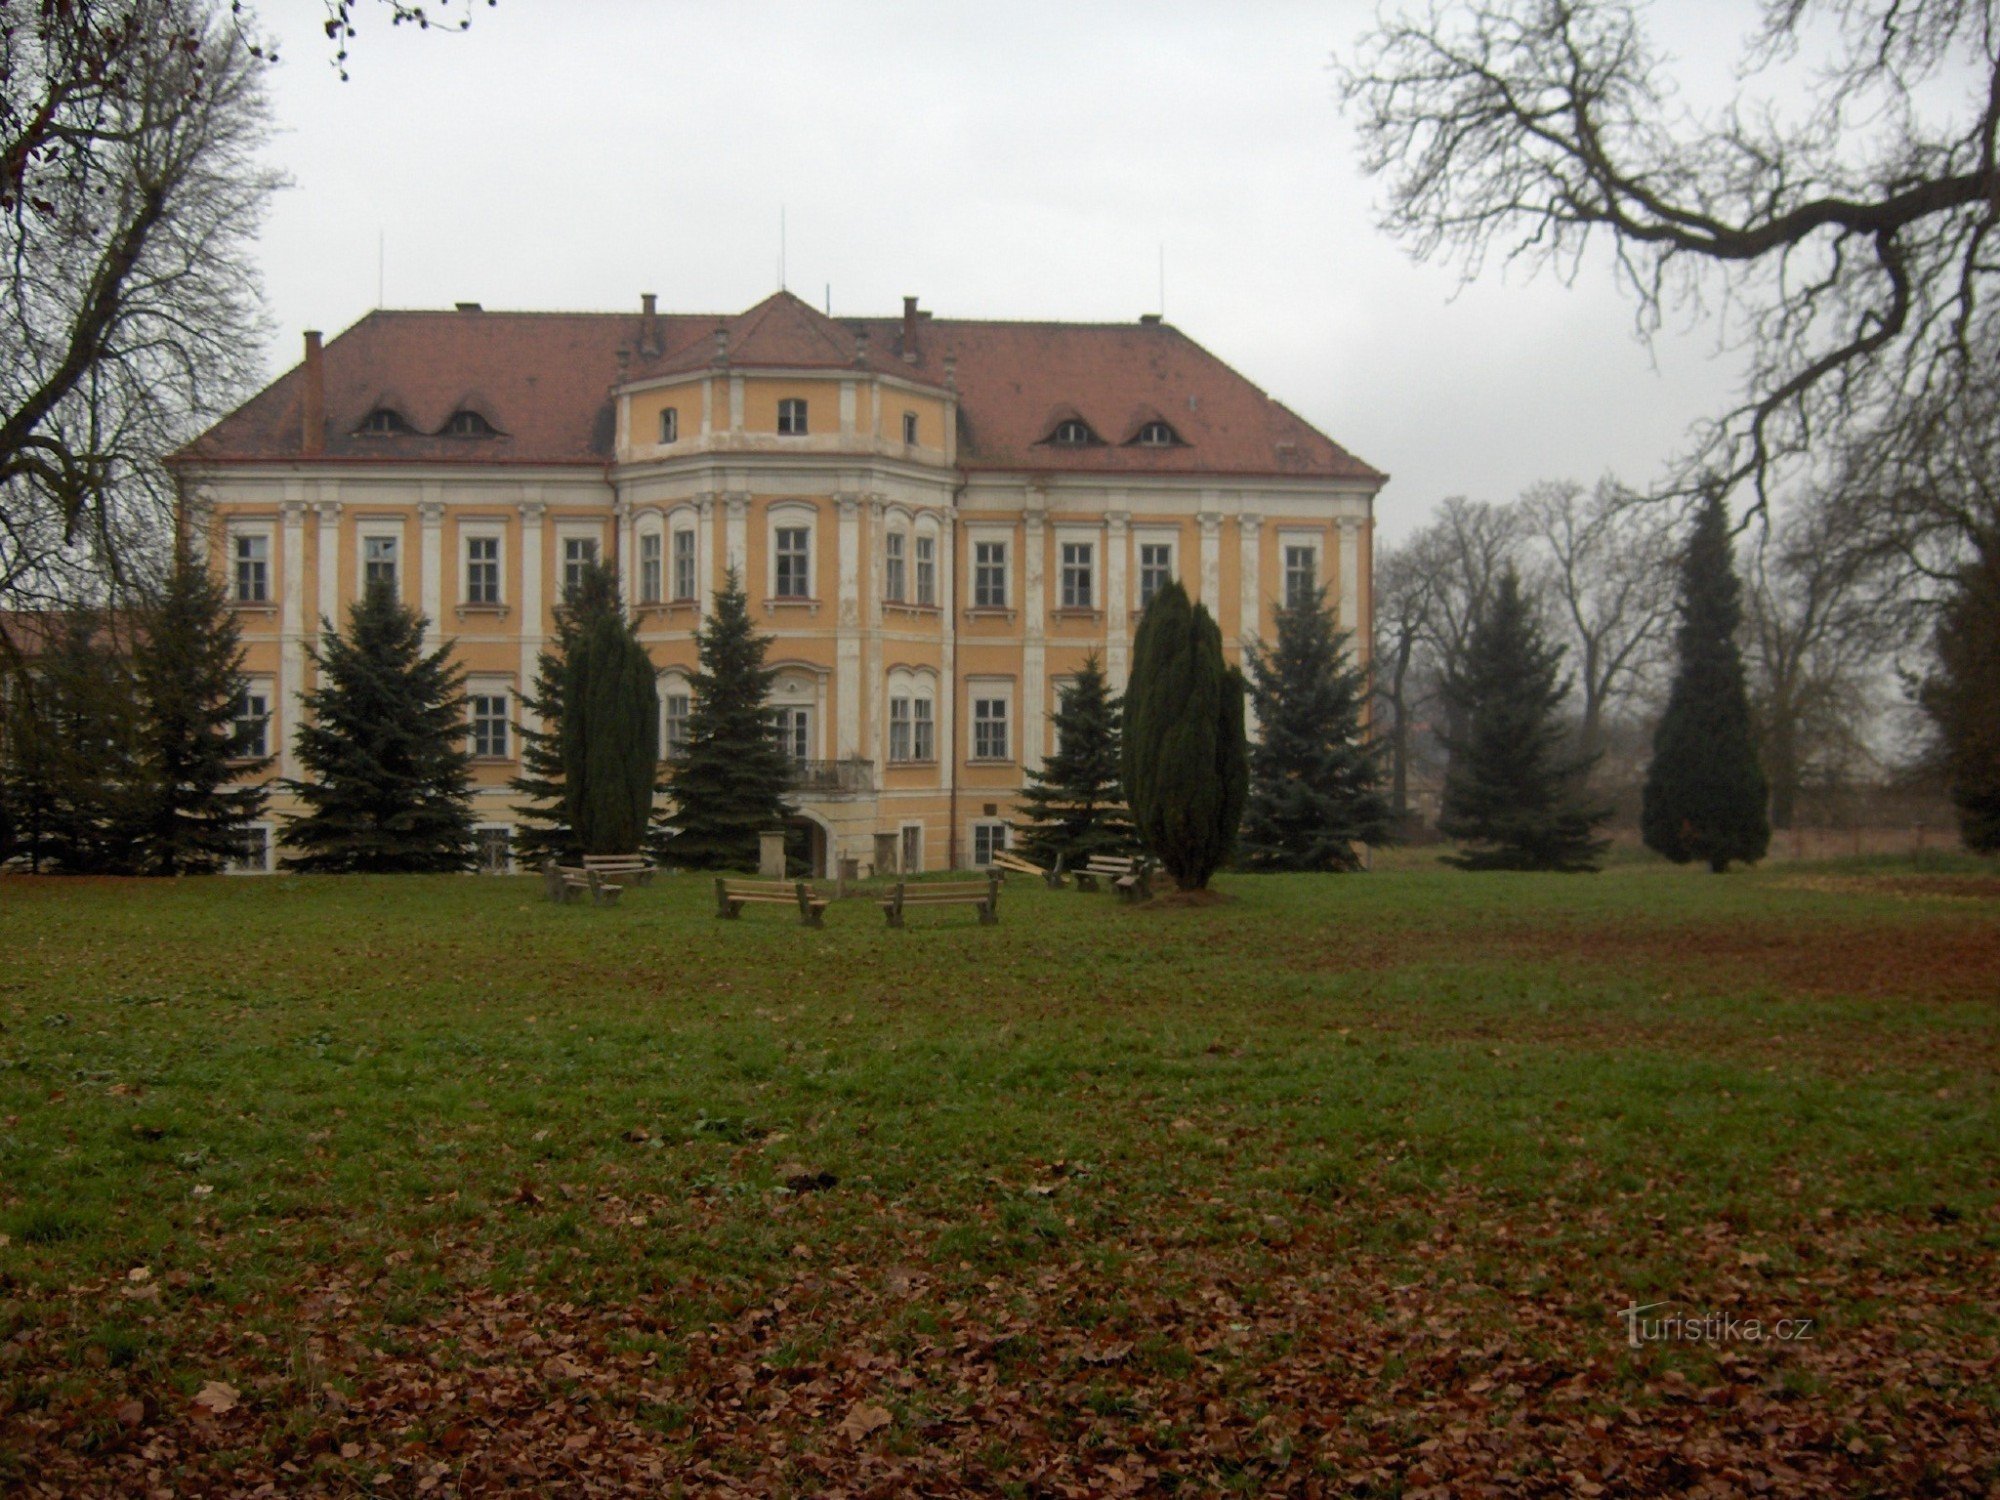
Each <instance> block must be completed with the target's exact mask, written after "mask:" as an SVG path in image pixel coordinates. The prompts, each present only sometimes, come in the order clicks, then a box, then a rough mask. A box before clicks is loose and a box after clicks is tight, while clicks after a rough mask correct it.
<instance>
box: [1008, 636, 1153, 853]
mask: <svg viewBox="0 0 2000 1500" xmlns="http://www.w3.org/2000/svg"><path fill="white" fill-rule="evenodd" d="M1122 718H1123V710H1122V706H1121V705H1120V703H1119V701H1118V698H1117V696H1116V695H1115V694H1113V693H1112V691H1111V687H1110V684H1109V683H1108V682H1106V681H1105V677H1104V669H1103V667H1102V666H1100V665H1099V663H1098V660H1097V657H1096V656H1095V655H1091V656H1088V657H1085V658H1084V662H1083V667H1082V670H1080V671H1079V672H1078V673H1077V674H1076V679H1075V681H1073V682H1072V683H1071V684H1070V685H1069V686H1068V687H1067V688H1065V689H1064V690H1063V695H1062V701H1061V704H1060V706H1059V707H1058V708H1057V710H1056V715H1055V726H1056V753H1055V754H1054V755H1052V756H1050V757H1049V758H1048V760H1047V761H1046V762H1045V763H1044V764H1043V766H1042V769H1041V770H1039V771H1030V772H1029V773H1028V776H1027V784H1026V786H1025V787H1024V788H1023V789H1022V791H1021V803H1022V806H1023V809H1024V817H1023V820H1022V823H1021V825H1020V829H1021V847H1022V851H1023V852H1024V853H1025V854H1026V855H1027V857H1028V858H1030V859H1032V860H1035V861H1037V862H1038V863H1040V864H1043V865H1050V866H1053V865H1054V864H1055V862H1056V861H1057V859H1059V858H1060V859H1061V860H1062V861H1063V865H1064V867H1065V868H1067V869H1075V868H1076V867H1077V866H1079V865H1081V864H1083V863H1084V862H1085V861H1087V860H1089V859H1090V858H1092V857H1093V856H1095V855H1121V854H1129V853H1130V852H1131V850H1132V846H1133V838H1132V819H1131V815H1130V814H1129V813H1128V812H1127V811H1126V810H1125V799H1124V789H1123V785H1122V777H1121V770H1120V766H1121V752H1120V746H1119V742H1120V738H1121V734H1120V729H1121V720H1122Z"/></svg>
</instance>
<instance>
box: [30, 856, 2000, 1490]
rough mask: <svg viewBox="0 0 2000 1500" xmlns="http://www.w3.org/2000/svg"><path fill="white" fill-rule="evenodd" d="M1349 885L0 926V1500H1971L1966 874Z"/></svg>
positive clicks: (1973, 1113)
mask: <svg viewBox="0 0 2000 1500" xmlns="http://www.w3.org/2000/svg"><path fill="white" fill-rule="evenodd" d="M1405 866H1406V867H1405V868H1400V869H1396V870H1393V871H1384V872H1380V873H1377V874H1375V875H1372V876H1367V877H1350V878H1312V877H1296V878H1293V877H1265V878H1241V877H1239V878H1233V879H1232V878H1225V879H1223V880H1221V881H1219V882H1218V889H1219V890H1220V891H1221V892H1223V893H1224V894H1225V895H1226V896H1227V897H1228V898H1230V899H1229V900H1227V901H1226V902H1224V903H1223V904H1219V905H1216V906H1212V907H1201V908H1179V909H1127V908H1122V907H1120V906H1119V905H1118V904H1117V903H1116V902H1115V901H1114V900H1112V899H1111V898H1110V897H1108V896H1095V897H1092V896H1084V895H1079V894H1076V893H1073V892H1047V891H1043V890H1040V889H1030V888H1028V887H1027V886H1024V885H1020V884H1015V885H1012V886H1010V887H1009V888H1008V890H1007V893H1006V896H1005V898H1004V899H1003V902H1002V913H1001V924H1000V925H999V926H998V927H996V928H987V929H982V928H979V927H978V926H976V925H975V924H974V923H973V919H972V915H971V913H970V912H969V911H966V910H964V909H956V910H947V911H931V912H926V913H923V914H919V915H915V916H913V917H912V918H911V926H910V930H908V931H906V932H890V931H887V930H886V929H885V927H884V924H883V922H882V919H881V916H880V914H879V912H877V911H876V910H875V909H873V908H872V907H869V906H866V905H864V904H862V903H858V902H856V903H847V904H839V905H836V906H835V907H834V908H833V909H832V910H831V911H830V912H829V913H828V915H827V923H826V928H825V930H824V931H819V932H812V931H806V930H802V929H801V928H800V927H799V926H798V924H797V921H796V918H795V916H793V915H789V914H787V913H786V912H784V911H783V910H781V909H777V908H761V909H753V910H752V911H751V912H749V913H748V914H747V915H746V917H745V919H744V920H742V921H740V922H735V923H725V922H718V921H716V920H715V919H714V917H713V915H712V901H711V899H710V897H709V894H708V892H707V889H706V887H705V885H704V884H703V883H702V882H701V881H699V880H696V879H693V878H684V879H678V880H674V879H669V880H665V881H662V882H660V883H658V884H656V885H655V886H654V887H653V888H651V889H647V890H637V891H633V892H630V893H629V894H628V896H627V898H626V902H625V904H624V905H623V906H621V907H620V908H618V909H615V910H593V909H591V908H589V907H587V906H585V907H569V908H555V907H550V906H547V905H545V904H543V903H542V902H541V901H540V900H539V899H538V895H539V889H538V886H537V884H535V883H533V882H530V881H527V880H480V879H469V878H437V879H417V878H405V879H359V878H356V879H296V880H270V881H253V880H207V881H187V882H178V883H176V882H157V883H141V882H111V881H105V882H93V881H85V880H71V881H62V882H58V881H52V880H31V879H27V878H7V879H0V956H3V957H0V1234H4V1235H5V1237H6V1238H5V1242H4V1247H0V1490H7V1491H9V1492H16V1493H25V1494H35V1495H39V1494H60V1495H79V1494H96V1493H103V1494H121V1495H122V1494H144V1493H147V1492H149V1491H156V1492H170V1493H173V1494H177V1495H208V1494H217V1493H238V1492H241V1493H249V1492H253V1491H255V1490H257V1489H258V1487H259V1486H261V1485H266V1484H269V1485H273V1486H275V1488H276V1490H277V1491H278V1492H281V1493H329V1494H357V1493H379V1494H399V1495H400V1494H433V1495H447V1494H489V1493H501V1492H507V1491H510V1490H514V1491H519V1492H522V1493H561V1494H588V1493H625V1492H638V1493H674V1492H676V1491H677V1489H678V1488H684V1489H685V1490H686V1491H688V1492H690V1493H714V1492H724V1493H727V1492H732V1491H735V1492H741V1493H746V1494H799V1495H808V1494H811V1495H824V1494H843V1493H844V1494H854V1495H862V1494H877V1495H902V1494H912V1493H958V1492H972V1493H988V1494H1004V1495H1085V1494H1088V1495H1115V1494H1127V1493H1187V1494H1209V1493H1215V1492H1225V1493H1243V1494H1266V1493H1299V1494H1329V1495H1331V1494H1364V1495H1417V1494H1423V1493H1436V1494H1453V1495H1456V1494H1465V1493H1472V1492H1476V1491H1475V1481H1477V1483H1479V1484H1486V1485H1491V1486H1492V1487H1493V1488H1492V1491H1491V1492H1493V1493H1505V1494H1517V1493H1518V1494H1550V1495H1556V1494H1563V1495H1569V1494H1582V1495H1592V1494H1648V1493H1695V1492H1702V1487H1704V1486H1705V1487H1706V1489H1707V1491H1709V1492H1713V1493H1718V1494H1735V1493H1743V1494H1749V1493H1772V1494H1783V1493H1819V1494H1825V1493H1834V1494H1847V1493H1853V1494H1882V1495H1920V1494H1937V1495H1986V1494H1991V1493H1994V1491H1995V1489H1996V1487H2000V1409H1997V1408H1996V1402H2000V1263H1996V1251H2000V1131H1996V1120H1995V1077H1996V1063H2000V879H1996V878H1995V875H1994V872H1993V871H1992V869H1991V867H1990V866H1987V867H1985V868H1984V870H1983V871H1982V870H1981V869H1980V868H1979V867H1975V866H1973V865H1971V864H1969V863H1961V864H1953V863H1951V862H1949V861H1943V862H1939V861H1933V862H1932V864H1931V866H1930V867H1929V868H1928V869H1927V870H1925V871H1924V872H1921V873H1915V872H1912V871H1911V870H1910V868H1909V867H1908V866H1907V865H1892V864H1887V863H1881V864H1874V865H1858V864H1857V865H1851V866H1838V867H1836V866H1820V867H1810V868H1807V867H1798V866H1792V867H1787V868H1784V869H1780V870H1773V871H1769V872H1759V873H1752V874H1741V875H1731V876H1728V877H1725V878H1720V879H1718V878H1714V877H1710V876H1708V875H1706V874H1703V873H1693V872H1682V871H1673V870H1668V869H1665V868H1663V867H1660V866H1657V865H1632V866H1629V867H1624V866H1621V867H1619V868H1616V869H1613V870H1611V871H1609V872H1607V873H1606V874H1604V875H1601V876H1597V877H1589V878H1581V877H1578V878H1562V877H1549V878H1540V877H1527V876H1497V875H1496V876H1479V877H1473V876H1466V875H1460V874H1456V873H1452V872H1447V871H1438V870H1435V869H1431V868H1425V867H1423V866H1422V865H1421V864H1419V863H1418V862H1416V861H1405ZM1655 1303H1658V1304H1665V1305H1664V1306H1660V1307H1656V1308H1653V1309H1651V1310H1650V1311H1648V1312H1647V1313H1646V1314H1644V1319H1645V1320H1646V1321H1645V1322H1644V1323H1643V1324H1641V1325H1640V1326H1639V1331H1640V1332H1641V1333H1642V1334H1644V1335H1645V1336H1644V1337H1641V1338H1639V1340H1638V1341H1637V1343H1636V1345H1635V1343H1634V1341H1633V1339H1632V1338H1630V1337H1628V1325H1629V1324H1633V1323H1635V1322H1637V1321H1638V1320H1634V1319H1627V1318H1624V1317H1621V1310H1622V1309H1626V1308H1628V1307H1632V1306H1636V1305H1642V1304H1655ZM1710 1315H1713V1316H1714V1317H1716V1318H1718V1319H1721V1318H1727V1319H1733V1320H1734V1321H1733V1322H1731V1323H1728V1324H1721V1323H1704V1322H1698V1321H1697V1320H1701V1319H1704V1318H1707V1317H1709V1316H1710ZM1675 1316H1678V1317H1680V1318H1682V1319H1683V1320H1684V1321H1683V1322H1682V1323H1681V1324H1679V1325H1678V1326H1676V1325H1668V1324H1662V1323H1660V1322H1658V1321H1657V1320H1661V1319H1666V1318H1670V1317H1675ZM1749 1320H1756V1322H1757V1324H1758V1329H1757V1331H1758V1332H1759V1333H1760V1334H1761V1335H1762V1336H1761V1337H1756V1338H1753V1337H1751V1336H1750V1329H1749V1327H1748V1322H1749ZM1780 1320H1786V1321H1785V1326H1784V1328H1783V1330H1782V1331H1783V1332H1784V1333H1785V1335H1786V1336H1785V1337H1783V1338H1780V1337H1779V1336H1778V1333H1779V1331H1780V1330H1779V1328H1778V1325H1779V1323H1780ZM1802 1320H1809V1324H1807V1325H1805V1326H1802ZM1697 1333H1699V1334H1701V1335H1703V1336H1702V1337H1700V1338H1697V1337H1695V1336H1694V1335H1695V1334H1697Z"/></svg>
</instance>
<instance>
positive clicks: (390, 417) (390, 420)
mask: <svg viewBox="0 0 2000 1500" xmlns="http://www.w3.org/2000/svg"><path fill="white" fill-rule="evenodd" d="M361 430H362V431H363V432H364V433H366V434H368V436H370V437H389V436H391V435H393V434H395V433H400V432H408V431H409V430H410V424H409V423H408V422H405V421H404V420H403V414H402V413H401V412H399V411H395V410H392V409H391V408H389V407H386V406H378V407H376V408H375V410H373V411H371V412H370V413H368V415H367V416H366V417H365V418H363V419H362V423H361Z"/></svg>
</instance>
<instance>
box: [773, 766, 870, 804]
mask: <svg viewBox="0 0 2000 1500" xmlns="http://www.w3.org/2000/svg"><path fill="white" fill-rule="evenodd" d="M791 768H792V774H791V779H790V780H789V781H787V782H786V789H787V790H789V791H794V792H804V793H806V794H807V795H809V796H816V797H833V796H840V795H842V794H843V793H850V792H870V791H873V790H874V789H875V762H874V761H872V760H795V761H793V762H791Z"/></svg>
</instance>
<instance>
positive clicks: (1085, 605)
mask: <svg viewBox="0 0 2000 1500" xmlns="http://www.w3.org/2000/svg"><path fill="white" fill-rule="evenodd" d="M1093 550H1094V549H1093V548H1092V545H1091V544H1090V543H1089V542H1064V543H1063V544H1062V607H1063V608H1064V609H1090V608H1092V607H1093V597H1094V596H1093V595H1092V592H1091V587H1090V585H1091V577H1090V574H1091V561H1092V559H1091V553H1092V551H1093Z"/></svg>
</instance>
